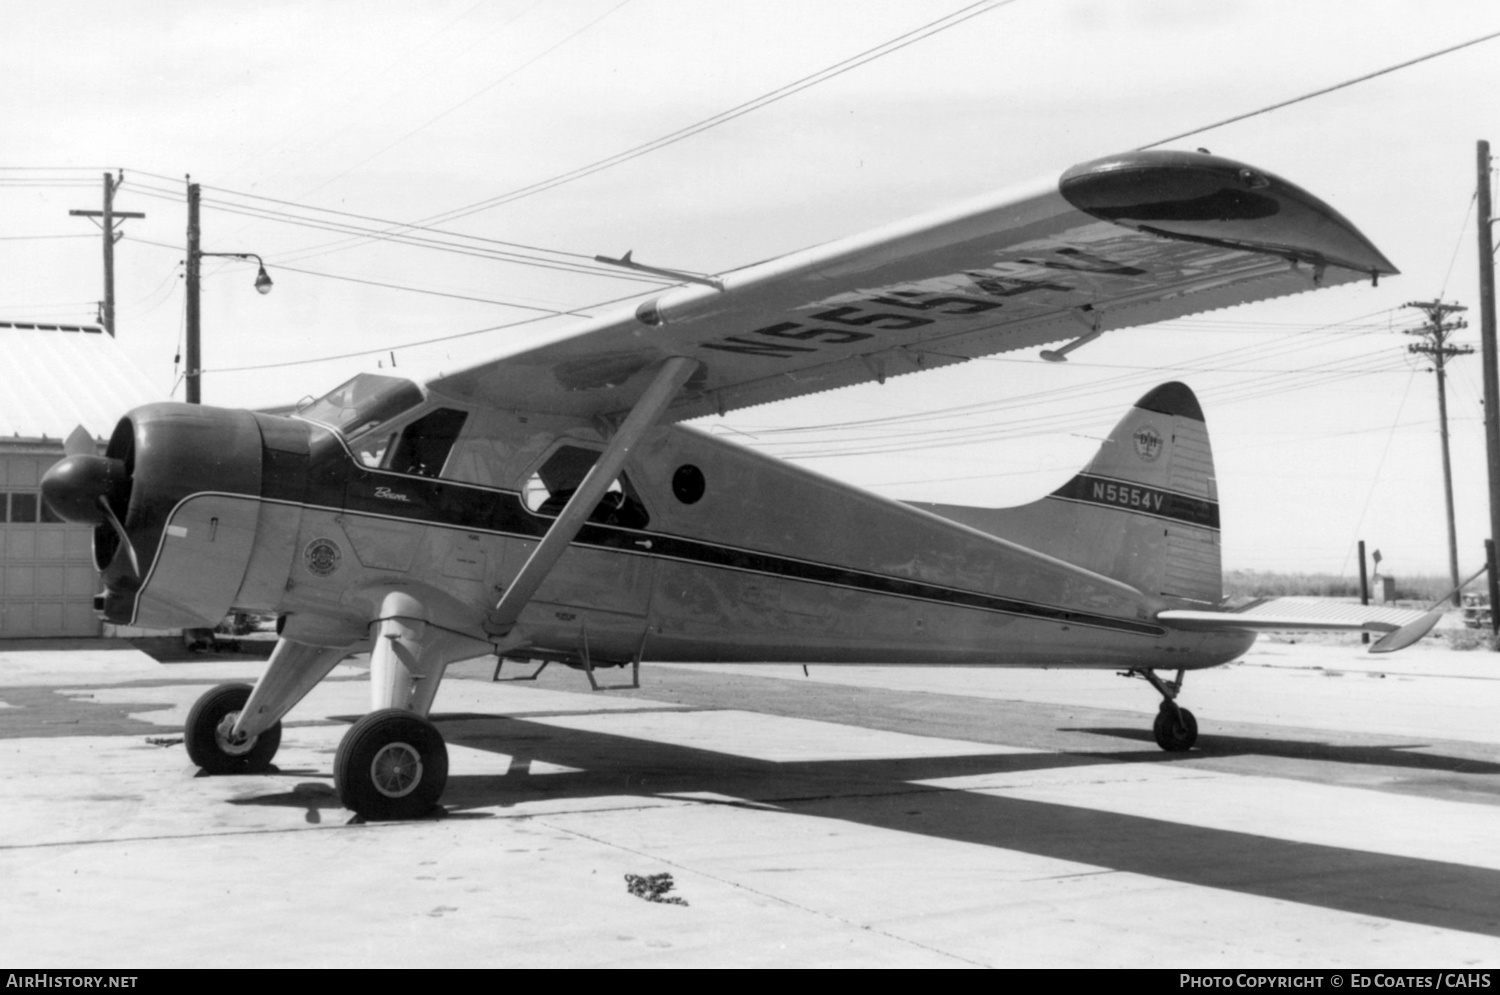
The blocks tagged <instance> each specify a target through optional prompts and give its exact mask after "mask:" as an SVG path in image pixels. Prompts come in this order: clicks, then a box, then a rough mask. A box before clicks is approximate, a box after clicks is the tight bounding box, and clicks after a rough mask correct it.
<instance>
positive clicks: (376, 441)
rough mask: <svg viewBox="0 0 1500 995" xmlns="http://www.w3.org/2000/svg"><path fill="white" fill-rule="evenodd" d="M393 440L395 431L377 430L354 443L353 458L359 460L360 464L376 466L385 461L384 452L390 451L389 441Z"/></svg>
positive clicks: (394, 439)
mask: <svg viewBox="0 0 1500 995" xmlns="http://www.w3.org/2000/svg"><path fill="white" fill-rule="evenodd" d="M394 441H396V433H395V432H379V433H376V434H375V435H369V436H366V437H365V438H363V439H360V440H359V441H358V442H356V443H355V444H354V458H355V459H357V460H359V462H360V465H361V466H367V467H371V468H374V467H378V466H380V465H381V464H382V463H384V462H385V454H386V453H388V452H390V449H391V443H392V442H394Z"/></svg>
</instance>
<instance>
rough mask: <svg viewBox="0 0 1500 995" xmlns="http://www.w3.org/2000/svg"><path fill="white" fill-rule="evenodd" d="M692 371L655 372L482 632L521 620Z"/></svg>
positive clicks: (685, 360)
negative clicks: (610, 486) (627, 460)
mask: <svg viewBox="0 0 1500 995" xmlns="http://www.w3.org/2000/svg"><path fill="white" fill-rule="evenodd" d="M697 368H698V361H697V360H696V359H691V358H689V357H687V356H673V357H671V358H670V359H668V360H667V361H666V362H664V363H662V364H661V366H660V367H659V368H658V369H657V371H656V376H655V378H654V379H653V380H652V381H651V384H650V385H649V386H648V387H647V388H646V390H645V393H643V394H642V395H641V398H640V400H638V401H636V402H635V407H633V408H631V409H630V414H628V415H627V416H626V417H625V421H624V422H623V423H621V425H620V428H619V430H618V431H616V432H615V434H614V438H612V439H610V440H609V445H608V446H607V447H606V448H605V450H604V452H603V454H602V455H600V457H599V461H598V462H597V463H595V464H594V467H593V469H591V470H590V471H589V472H588V475H587V476H586V477H584V478H583V483H581V484H579V485H578V490H576V491H574V492H573V496H572V497H571V498H569V499H568V503H567V505H565V506H564V507H563V510H562V514H560V515H558V516H557V521H555V522H553V523H552V527H551V528H550V529H548V530H547V534H546V535H545V536H543V537H542V541H541V542H540V543H538V544H537V547H536V549H534V550H532V551H531V556H530V558H528V559H527V560H526V564H525V565H524V566H522V567H521V571H520V572H519V573H517V574H516V579H515V580H514V581H512V582H511V585H510V587H509V588H507V589H506V591H505V593H504V594H503V595H501V596H500V602H499V604H497V605H495V610H494V611H492V612H490V613H489V614H488V616H487V617H486V619H485V623H484V629H485V631H486V632H488V633H490V634H491V635H494V636H503V635H505V634H507V633H508V632H510V630H511V629H512V628H513V627H514V626H515V624H516V620H517V619H518V618H520V617H521V610H522V609H523V608H525V607H526V603H527V602H528V601H530V600H531V597H532V595H534V594H535V593H536V591H537V588H539V587H541V586H542V582H543V581H544V580H546V579H547V575H548V574H549V573H551V572H552V568H553V566H555V565H556V564H557V561H558V559H559V558H561V557H562V554H563V553H564V551H566V550H567V548H568V544H569V543H570V542H572V541H573V539H574V537H576V536H577V535H578V531H579V530H580V529H582V528H583V526H584V524H585V523H586V522H587V521H588V518H589V515H590V514H591V513H592V512H593V510H594V508H595V507H596V506H597V505H598V504H599V499H600V498H602V497H604V492H605V491H607V490H609V485H610V484H612V483H613V482H614V480H615V478H616V477H618V476H619V475H620V468H621V467H622V466H624V465H625V458H626V457H627V456H629V455H630V450H631V449H632V448H634V446H635V444H636V443H637V442H639V441H640V440H641V438H642V437H643V436H645V434H646V433H647V432H648V431H649V430H650V429H651V427H652V426H653V425H655V424H656V422H657V420H658V419H659V418H660V417H661V416H662V413H663V412H664V411H666V410H667V406H668V405H669V404H671V403H672V399H673V398H674V397H676V396H677V391H678V390H679V389H680V388H681V387H682V385H683V384H684V383H686V382H687V379H688V377H690V376H692V374H693V371H695V370H696V369H697Z"/></svg>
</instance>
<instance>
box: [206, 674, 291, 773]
mask: <svg viewBox="0 0 1500 995" xmlns="http://www.w3.org/2000/svg"><path fill="white" fill-rule="evenodd" d="M249 700H250V685H248V684H220V685H219V686H218V687H216V688H214V689H212V690H211V691H209V692H208V693H206V694H205V695H203V697H201V698H199V699H198V700H197V701H196V702H195V703H194V704H193V708H192V711H190V712H188V718H187V725H186V726H184V727H183V730H182V739H183V742H184V743H185V744H186V746H187V752H188V758H189V759H191V760H192V761H193V763H195V764H197V765H198V766H199V767H201V768H203V769H204V770H205V771H207V772H208V773H210V774H250V773H254V772H256V771H262V770H265V769H266V768H267V767H270V766H271V758H272V757H274V756H276V750H277V748H278V747H280V746H281V723H280V722H277V723H276V724H275V725H273V726H272V727H271V728H269V729H267V730H266V731H265V732H263V733H261V734H260V735H258V736H252V737H250V738H249V739H247V740H245V741H244V742H243V743H236V742H233V741H232V740H231V739H230V738H229V731H230V730H231V729H233V728H234V722H235V719H237V718H239V715H240V709H242V708H244V707H245V702H247V701H249Z"/></svg>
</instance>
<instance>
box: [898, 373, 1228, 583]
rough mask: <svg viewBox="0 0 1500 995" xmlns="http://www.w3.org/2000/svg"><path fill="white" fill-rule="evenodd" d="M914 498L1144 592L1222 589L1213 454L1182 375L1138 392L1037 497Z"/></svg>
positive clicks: (932, 508) (942, 512) (927, 506)
mask: <svg viewBox="0 0 1500 995" xmlns="http://www.w3.org/2000/svg"><path fill="white" fill-rule="evenodd" d="M917 507H920V508H923V509H925V510H927V511H931V512H934V513H936V514H939V515H942V516H943V517H945V518H949V519H952V520H954V521H958V522H962V523H963V524H965V525H968V526H971V527H973V528H976V529H980V530H981V531H984V532H988V533H990V534H991V535H996V536H1000V537H1001V538H1004V539H1008V540H1010V541H1012V542H1017V543H1020V544H1022V545H1024V546H1028V547H1030V548H1032V549H1035V550H1038V551H1040V552H1043V553H1047V554H1048V555H1050V556H1055V557H1057V558H1058V559H1062V560H1066V561H1068V562H1069V563H1075V564H1077V565H1079V566H1081V567H1085V568H1087V569H1089V570H1093V571H1095V572H1096V573H1101V574H1104V575H1105V576H1108V577H1113V578H1115V579H1116V580H1120V581H1124V582H1125V583H1127V584H1130V585H1131V586H1132V587H1135V588H1138V589H1139V590H1141V591H1144V592H1146V593H1148V594H1158V595H1162V596H1164V597H1167V598H1172V599H1174V600H1181V601H1187V602H1197V603H1209V604H1217V603H1218V602H1219V601H1220V600H1222V598H1223V575H1222V570H1221V566H1220V559H1219V501H1218V492H1217V489H1216V487H1215V481H1214V462H1213V453H1212V452H1211V450H1210V448H1209V444H1208V429H1207V427H1206V426H1205V425H1204V422H1203V409H1202V408H1201V407H1199V405H1198V399H1197V398H1196V397H1195V396H1193V392H1192V390H1190V389H1189V388H1188V387H1187V386H1186V385H1185V384H1181V383H1175V382H1174V383H1165V384H1162V385H1161V386H1160V387H1157V388H1156V389H1155V390H1153V391H1151V392H1150V393H1148V394H1147V395H1146V396H1145V397H1143V398H1141V399H1140V400H1139V401H1137V402H1136V405H1135V407H1133V408H1131V409H1130V411H1129V413H1127V414H1126V415H1125V417H1124V418H1122V419H1121V420H1120V423H1119V424H1118V425H1116V426H1115V428H1114V431H1112V432H1111V433H1110V434H1109V438H1107V439H1106V440H1105V441H1104V444H1103V445H1102V446H1100V448H1099V452H1098V453H1097V454H1095V456H1094V458H1093V460H1092V461H1090V463H1089V465H1088V466H1086V467H1085V468H1084V469H1083V470H1082V472H1080V473H1079V474H1078V475H1077V476H1076V477H1074V478H1073V479H1072V480H1070V481H1068V482H1067V483H1066V484H1064V485H1063V486H1062V487H1059V488H1058V489H1057V490H1056V491H1054V492H1053V493H1051V494H1049V495H1048V496H1047V497H1045V498H1043V499H1042V500H1040V501H1036V502H1034V503H1032V504H1028V505H1022V506H1021V507H1018V508H964V507H959V506H955V505H936V504H919V505H917Z"/></svg>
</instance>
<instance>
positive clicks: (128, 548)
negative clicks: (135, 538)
mask: <svg viewBox="0 0 1500 995" xmlns="http://www.w3.org/2000/svg"><path fill="white" fill-rule="evenodd" d="M96 503H97V504H98V505H99V510H100V511H102V512H104V520H105V521H106V522H108V523H109V526H110V528H112V529H114V530H115V535H117V536H119V537H120V545H121V546H122V547H124V549H125V556H126V558H127V559H129V560H130V572H131V573H132V574H134V575H135V576H137V577H139V576H140V575H141V561H140V560H139V559H137V558H136V555H135V546H134V545H133V544H132V543H131V541H130V534H129V533H128V532H126V531H125V526H124V524H122V523H121V521H120V519H119V517H118V516H116V515H115V510H114V509H113V508H111V507H110V506H109V498H107V497H105V496H104V495H103V494H100V495H99V497H98V499H97V502H96Z"/></svg>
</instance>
